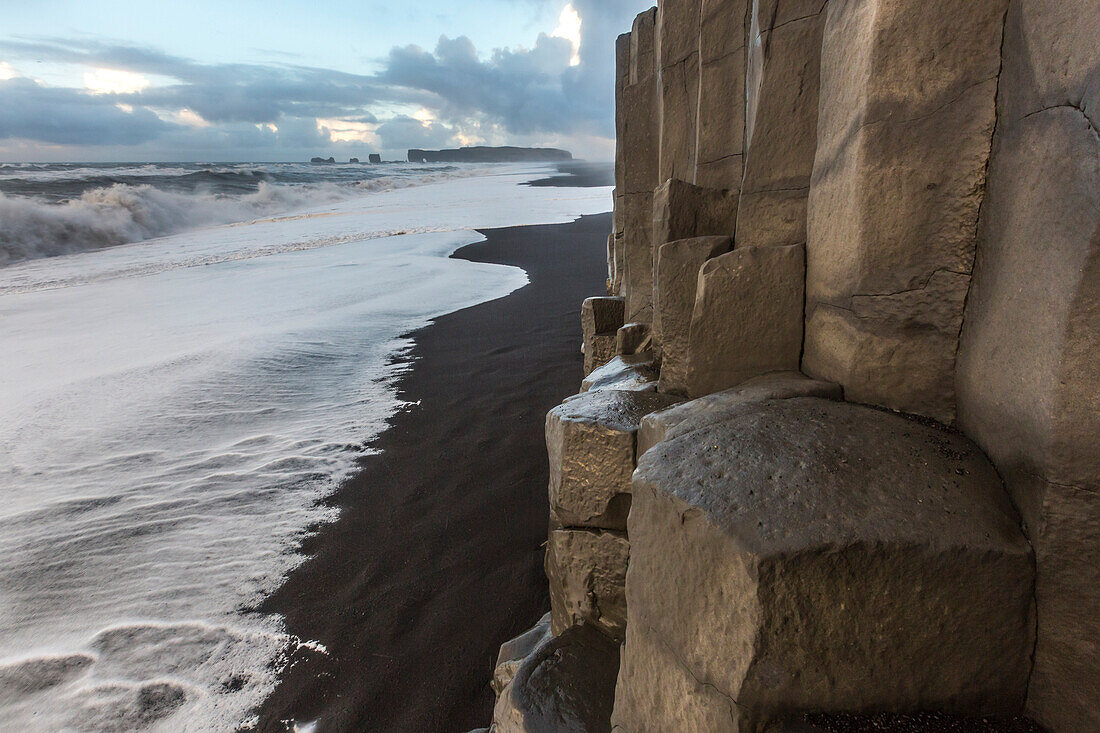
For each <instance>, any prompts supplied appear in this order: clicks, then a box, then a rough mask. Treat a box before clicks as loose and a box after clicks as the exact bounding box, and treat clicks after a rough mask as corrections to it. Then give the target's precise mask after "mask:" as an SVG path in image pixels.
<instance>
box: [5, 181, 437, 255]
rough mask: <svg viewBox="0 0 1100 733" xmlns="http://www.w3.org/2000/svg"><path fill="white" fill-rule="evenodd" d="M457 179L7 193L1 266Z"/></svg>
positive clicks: (118, 186)
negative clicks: (44, 195)
mask: <svg viewBox="0 0 1100 733" xmlns="http://www.w3.org/2000/svg"><path fill="white" fill-rule="evenodd" d="M455 175H456V174H455V173H436V174H432V175H424V176H416V177H386V178H375V179H370V180H365V181H359V182H357V183H354V184H335V183H328V182H323V183H310V184H300V185H279V184H271V183H268V182H266V181H260V182H259V184H258V187H257V189H256V190H255V191H253V192H250V193H244V194H225V193H211V192H208V191H198V192H180V191H167V190H162V189H158V188H156V187H154V186H151V185H147V184H142V185H131V184H122V183H118V184H114V185H112V186H108V187H104V188H96V189H92V190H89V191H85V192H84V193H83V194H82V195H81V196H80V197H79V198H71V199H67V200H65V201H62V202H60V203H49V202H47V201H45V200H42V199H39V198H33V197H22V196H9V195H5V194H3V193H0V266H3V265H8V264H11V263H14V262H19V261H22V260H30V259H37V258H41V257H53V256H57V255H65V254H72V253H75V252H84V251H87V250H93V249H100V248H103V247H110V246H113V245H118V244H129V243H132V242H141V241H144V240H147V239H153V238H156V237H162V236H165V235H168V234H175V233H178V232H181V231H184V230H187V229H194V228H197V227H202V226H211V225H215V224H230V223H235V222H241V221H248V220H251V219H255V218H258V217H264V216H271V215H273V214H279V213H286V212H290V211H295V210H299V209H305V208H309V207H313V206H321V205H324V204H331V203H336V202H338V201H345V200H347V199H350V198H354V197H356V196H361V195H363V194H364V193H369V192H374V191H387V190H393V189H397V188H407V187H410V186H417V185H423V184H426V183H432V182H434V181H438V180H442V179H445V178H451V177H454V176H455Z"/></svg>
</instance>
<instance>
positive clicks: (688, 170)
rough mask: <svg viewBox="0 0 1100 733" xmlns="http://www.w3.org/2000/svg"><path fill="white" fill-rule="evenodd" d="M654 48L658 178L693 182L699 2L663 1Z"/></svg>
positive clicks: (697, 100)
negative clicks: (657, 73)
mask: <svg viewBox="0 0 1100 733" xmlns="http://www.w3.org/2000/svg"><path fill="white" fill-rule="evenodd" d="M657 11H658V13H659V14H660V22H659V23H658V30H657V32H658V36H659V39H660V42H659V43H658V45H657V50H658V66H659V68H660V77H659V78H660V118H659V119H660V125H661V128H660V129H661V136H660V141H661V156H660V179H661V180H662V181H667V180H669V179H679V180H682V181H687V182H689V183H690V182H694V180H695V138H696V135H695V124H696V118H697V114H698V113H697V110H698V107H699V0H665V2H662V3H660V4H659V5H658V6H657Z"/></svg>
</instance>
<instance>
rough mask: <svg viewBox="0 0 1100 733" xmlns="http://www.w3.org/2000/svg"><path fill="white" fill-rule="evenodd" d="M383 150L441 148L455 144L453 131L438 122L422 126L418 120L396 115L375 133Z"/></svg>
mask: <svg viewBox="0 0 1100 733" xmlns="http://www.w3.org/2000/svg"><path fill="white" fill-rule="evenodd" d="M375 134H377V135H378V139H379V140H380V141H381V142H382V148H383V149H384V150H400V149H402V148H429V149H430V148H443V147H447V146H449V145H451V144H453V143H454V142H455V131H454V130H453V129H451V128H449V127H447V126H446V125H441V124H439V123H438V122H430V123H427V124H422V123H421V122H420V120H416V119H413V118H412V117H406V116H405V115H398V116H396V117H394V118H392V119H389V120H386V121H385V122H383V123H382V124H381V125H379V126H378V129H377V130H376V131H375Z"/></svg>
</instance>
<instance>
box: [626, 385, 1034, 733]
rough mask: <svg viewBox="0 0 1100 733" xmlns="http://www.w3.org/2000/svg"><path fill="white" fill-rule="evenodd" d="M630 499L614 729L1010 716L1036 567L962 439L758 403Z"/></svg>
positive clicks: (1020, 677)
mask: <svg viewBox="0 0 1100 733" xmlns="http://www.w3.org/2000/svg"><path fill="white" fill-rule="evenodd" d="M633 490H634V507H633V509H632V511H631V514H630V524H629V531H630V536H631V542H632V556H631V560H630V569H629V571H628V573H627V603H628V607H629V609H630V622H629V625H628V627H627V640H626V646H625V647H624V651H623V657H622V667H621V669H620V672H619V681H618V687H617V694H616V702H615V713H614V716H613V723H614V724H615V725H616V726H619V727H621V728H622V729H623V730H625V731H642V730H757V729H758V728H759V727H760V726H763V725H764V724H766V723H767V722H768V721H770V720H772V719H775V718H777V717H781V716H783V715H785V714H789V713H791V712H797V711H801V710H863V709H886V710H899V711H904V710H921V709H930V708H931V709H935V708H942V709H947V710H952V711H958V712H972V713H978V714H983V713H1001V712H1013V711H1015V710H1016V709H1017V708H1018V706H1019V703H1020V700H1021V699H1022V691H1023V689H1024V687H1025V686H1026V683H1027V674H1028V666H1029V653H1030V649H1031V643H1032V638H1031V633H1032V624H1033V623H1034V619H1033V616H1032V612H1031V588H1032V582H1033V574H1032V557H1031V551H1030V547H1029V545H1028V543H1027V541H1026V539H1025V538H1024V536H1023V534H1022V533H1021V531H1020V529H1019V525H1018V523H1017V521H1016V515H1015V511H1014V509H1013V508H1012V505H1011V503H1010V501H1009V500H1008V496H1007V495H1006V494H1005V492H1004V490H1003V488H1002V485H1001V482H1000V480H999V478H998V477H997V473H996V471H995V470H994V469H993V467H992V465H991V464H990V463H989V462H988V461H987V460H986V459H985V457H984V456H983V455H982V453H981V451H980V450H978V449H977V447H976V446H974V445H973V444H972V443H970V442H969V441H967V440H966V439H965V438H963V437H961V436H959V435H957V434H953V433H949V432H946V431H943V430H939V429H936V428H932V427H926V426H924V425H921V424H918V423H916V422H913V421H910V420H906V419H904V418H901V417H898V416H896V415H892V414H889V413H885V412H880V411H876V410H873V409H870V408H866V407H860V406H855V405H850V404H845V403H839V402H832V401H828V400H820V399H815V398H796V399H789V400H780V401H768V402H763V403H759V404H758V405H757V406H756V409H755V410H750V411H746V412H744V413H742V414H740V415H738V416H736V417H734V418H732V419H730V420H728V421H726V422H723V423H720V424H717V425H712V426H710V427H704V428H700V429H699V430H696V431H694V432H691V433H689V434H685V435H681V436H680V437H677V438H673V439H670V440H667V441H665V442H663V443H661V444H660V445H659V446H657V447H655V448H653V449H651V450H650V451H649V452H647V453H646V454H645V455H644V456H643V457H642V458H641V460H640V463H639V467H638V472H637V474H636V475H635V479H634V487H633Z"/></svg>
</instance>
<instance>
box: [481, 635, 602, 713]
mask: <svg viewBox="0 0 1100 733" xmlns="http://www.w3.org/2000/svg"><path fill="white" fill-rule="evenodd" d="M618 666H619V645H618V644H617V643H615V642H614V641H612V640H611V639H609V638H608V637H606V636H604V635H603V634H601V633H600V632H598V631H596V630H595V629H593V628H591V627H589V626H574V627H571V628H569V629H566V630H565V631H564V632H562V633H561V634H560V635H559V636H551V637H549V638H546V639H544V640H543V641H542V643H540V644H539V645H538V646H537V647H535V650H534V651H533V652H531V654H530V655H528V656H527V657H526V658H525V659H524V660H523V661H522V662H521V663H520V665H519V668H518V669H517V670H516V673H515V678H514V679H513V680H512V682H511V684H509V685H508V686H507V687H506V688H505V690H504V692H503V693H502V694H501V695H500V697H499V698H497V704H496V708H495V709H494V710H493V726H494V728H493V729H494V730H496V731H497V733H607V732H608V731H610V730H611V722H610V719H611V707H612V703H613V701H614V697H615V671H616V670H617V669H618Z"/></svg>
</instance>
